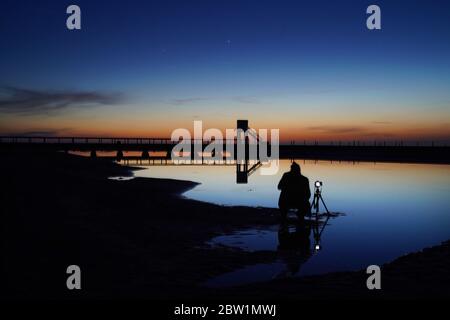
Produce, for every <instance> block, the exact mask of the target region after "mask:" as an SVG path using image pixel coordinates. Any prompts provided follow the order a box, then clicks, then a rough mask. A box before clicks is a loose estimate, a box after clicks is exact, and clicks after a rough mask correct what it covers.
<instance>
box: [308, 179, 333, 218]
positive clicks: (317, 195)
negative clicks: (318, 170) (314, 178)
mask: <svg viewBox="0 0 450 320" xmlns="http://www.w3.org/2000/svg"><path fill="white" fill-rule="evenodd" d="M315 187H316V190H315V191H314V199H313V201H312V203H311V211H312V210H315V211H316V212H315V214H316V219H317V218H318V215H319V200H320V201H322V204H323V206H324V207H325V210H327V214H328V215H330V211H328V208H327V205H326V204H325V201H323V198H322V183H320V185H319V184H318V183H317V182H316V184H315Z"/></svg>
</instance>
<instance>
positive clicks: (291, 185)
mask: <svg viewBox="0 0 450 320" xmlns="http://www.w3.org/2000/svg"><path fill="white" fill-rule="evenodd" d="M278 190H281V194H280V199H279V200H278V207H279V208H280V213H281V219H282V221H284V220H286V218H287V214H288V211H289V210H290V209H296V210H297V216H298V218H299V219H300V220H301V221H303V219H304V218H305V215H307V214H308V215H309V214H310V213H311V205H310V204H309V198H310V197H311V190H310V188H309V179H308V178H307V177H305V176H303V175H302V174H301V171H300V166H299V165H298V164H297V163H296V162H293V163H292V164H291V171H289V172H286V173H284V174H283V177H282V178H281V180H280V182H279V183H278Z"/></svg>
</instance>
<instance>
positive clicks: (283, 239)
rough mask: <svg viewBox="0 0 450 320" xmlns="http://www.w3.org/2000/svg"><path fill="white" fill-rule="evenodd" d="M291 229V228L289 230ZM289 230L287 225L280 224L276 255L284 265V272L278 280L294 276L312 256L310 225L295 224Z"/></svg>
mask: <svg viewBox="0 0 450 320" xmlns="http://www.w3.org/2000/svg"><path fill="white" fill-rule="evenodd" d="M291 229H292V228H291ZM293 229H294V230H290V228H289V226H288V225H287V224H283V223H282V224H280V228H279V230H278V255H279V257H280V259H281V260H282V261H283V262H284V263H285V264H286V270H285V271H284V272H282V273H281V274H279V275H278V276H277V277H278V278H283V277H289V276H294V275H295V274H297V273H298V272H299V270H300V267H301V266H302V264H304V263H305V262H306V261H307V260H308V259H309V257H311V255H312V250H311V241H310V235H311V225H310V224H297V225H296V226H295V227H294V228H293Z"/></svg>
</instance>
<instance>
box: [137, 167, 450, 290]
mask: <svg viewBox="0 0 450 320" xmlns="http://www.w3.org/2000/svg"><path fill="white" fill-rule="evenodd" d="M298 162H299V163H300V165H301V167H302V173H303V174H304V175H306V176H307V177H309V179H310V183H311V184H312V183H313V182H314V181H315V180H321V181H323V183H324V187H323V197H324V199H325V201H326V203H327V206H328V207H329V209H330V210H331V211H333V212H342V213H345V215H343V216H339V217H336V218H333V219H330V220H329V223H328V225H327V226H326V228H325V230H324V232H323V234H322V236H321V239H320V242H321V246H322V249H321V250H320V251H318V252H315V250H314V249H311V250H310V251H309V252H308V250H307V249H306V248H304V247H299V248H294V249H292V250H279V248H278V245H279V242H278V226H272V227H269V228H267V229H264V230H258V229H248V230H238V231H237V232H236V233H234V234H231V235H223V236H221V237H217V238H215V239H211V241H210V242H209V243H210V244H213V245H214V244H225V245H228V246H234V247H239V248H241V249H244V250H249V251H255V250H274V251H277V252H278V253H279V254H278V256H279V259H278V260H277V261H276V262H274V263H271V264H258V265H254V266H249V267H246V268H243V269H240V270H236V271H234V272H231V273H228V274H225V275H222V276H219V277H217V278H214V279H211V280H210V281H209V282H208V283H207V285H211V286H224V285H234V284H240V283H246V282H252V281H262V280H267V279H271V278H274V277H284V276H302V275H309V274H318V273H325V272H330V271H344V270H357V269H361V268H365V267H367V266H368V265H370V264H382V263H384V262H388V261H390V260H393V259H394V258H396V257H398V256H400V255H403V254H406V253H409V252H412V251H417V250H419V249H422V248H424V247H426V246H430V245H436V244H439V243H440V242H441V241H444V240H447V239H449V238H450V201H449V199H448V196H449V194H450V184H449V181H450V166H445V165H424V164H392V163H387V164H385V163H377V164H374V163H356V164H353V163H338V162H333V163H331V162H329V161H328V162H327V161H318V162H314V161H298ZM289 165H290V161H288V160H286V161H284V160H282V161H281V167H280V171H279V172H278V174H277V175H274V176H262V175H260V171H257V172H255V173H254V174H253V175H251V176H250V177H249V182H248V184H243V185H242V184H236V177H235V168H234V167H232V166H231V167H223V166H172V167H164V166H160V167H155V166H151V167H147V168H146V169H145V170H142V171H136V172H135V175H136V176H140V177H157V178H174V179H182V180H191V181H196V182H200V183H201V184H200V185H199V186H197V187H196V188H194V189H192V190H190V191H188V192H186V193H185V194H184V195H185V196H186V197H188V198H192V199H197V200H202V201H208V202H213V203H217V204H223V205H249V206H264V207H276V206H277V201H278V196H279V191H278V190H277V188H276V186H277V183H278V181H279V179H280V178H281V174H282V173H283V172H285V171H287V170H288V169H289ZM294 229H295V228H294V227H293V226H291V230H290V231H291V232H292V234H293V235H294V236H293V237H294V239H295V233H294V232H295V230H294ZM300 233H301V234H304V233H305V232H303V233H302V232H300ZM309 239H310V247H311V248H314V239H313V231H311V233H310V236H309Z"/></svg>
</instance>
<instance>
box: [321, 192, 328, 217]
mask: <svg viewBox="0 0 450 320" xmlns="http://www.w3.org/2000/svg"><path fill="white" fill-rule="evenodd" d="M319 197H320V200H322V204H323V206H324V207H325V210H327V213H328V214H330V211H328V208H327V205H326V204H325V201H323V198H322V195H320V196H319Z"/></svg>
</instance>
